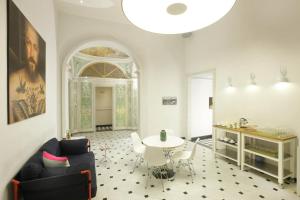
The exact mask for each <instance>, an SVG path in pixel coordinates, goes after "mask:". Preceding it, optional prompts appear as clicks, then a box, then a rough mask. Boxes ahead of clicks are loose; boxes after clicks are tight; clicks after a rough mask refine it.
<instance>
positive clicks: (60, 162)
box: [43, 151, 70, 167]
mask: <svg viewBox="0 0 300 200" xmlns="http://www.w3.org/2000/svg"><path fill="white" fill-rule="evenodd" d="M43 163H44V166H45V167H70V164H69V161H68V158H67V157H58V156H54V155H52V154H50V153H48V152H47V151H43Z"/></svg>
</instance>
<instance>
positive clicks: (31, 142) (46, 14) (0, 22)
mask: <svg viewBox="0 0 300 200" xmlns="http://www.w3.org/2000/svg"><path fill="white" fill-rule="evenodd" d="M14 2H15V3H16V5H17V6H18V7H19V9H20V10H21V11H22V12H23V14H24V15H25V16H26V17H27V19H29V21H30V22H31V23H32V24H33V26H34V27H35V28H36V30H37V31H38V32H39V33H40V35H41V36H42V37H43V39H44V40H45V41H46V45H47V47H46V52H47V56H46V83H47V85H46V88H47V89H46V95H47V96H46V106H47V108H46V109H47V110H46V113H45V114H43V115H40V116H37V117H34V118H31V119H28V120H25V121H22V122H18V123H15V124H12V125H8V124H7V76H6V74H7V62H6V60H7V51H6V49H7V47H6V43H7V40H6V26H7V24H6V0H0V80H1V83H0V92H1V95H0V96H1V101H0V102H1V105H0V133H1V136H0V137H1V139H0V158H1V159H0V199H2V200H6V199H8V189H7V187H8V185H10V180H11V179H12V178H13V177H14V176H15V174H16V173H17V171H19V169H20V168H21V166H22V165H23V164H24V163H25V162H26V160H27V159H28V158H29V157H30V156H31V155H32V154H33V153H34V152H35V151H36V150H37V149H38V148H39V147H40V146H41V145H42V144H43V143H44V142H45V141H46V140H48V139H50V138H52V137H56V136H57V134H58V130H57V127H58V121H59V120H60V116H58V115H57V113H58V108H57V99H58V98H57V95H58V94H57V87H58V85H57V82H58V78H57V55H56V32H55V30H56V25H55V16H54V5H53V2H52V1H51V0H43V3H40V1H39V0H26V1H22V0H14Z"/></svg>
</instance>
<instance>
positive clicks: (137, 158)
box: [132, 155, 140, 173]
mask: <svg viewBox="0 0 300 200" xmlns="http://www.w3.org/2000/svg"><path fill="white" fill-rule="evenodd" d="M139 159H140V156H139V155H138V156H137V157H136V160H135V162H134V167H133V170H132V173H134V170H135V168H136V167H137V162H138V160H139Z"/></svg>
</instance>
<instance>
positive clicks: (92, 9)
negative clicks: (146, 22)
mask: <svg viewBox="0 0 300 200" xmlns="http://www.w3.org/2000/svg"><path fill="white" fill-rule="evenodd" d="M121 2H122V1H121V0H83V3H82V4H81V3H80V0H56V6H57V8H58V10H59V11H60V12H64V13H67V14H71V15H77V16H81V17H87V18H93V19H100V20H105V21H112V22H117V23H123V24H130V22H129V21H128V20H127V18H126V17H125V15H124V14H123V11H122V6H121Z"/></svg>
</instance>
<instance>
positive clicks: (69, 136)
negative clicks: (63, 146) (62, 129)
mask: <svg viewBox="0 0 300 200" xmlns="http://www.w3.org/2000/svg"><path fill="white" fill-rule="evenodd" d="M66 137H67V140H70V139H71V137H72V134H71V131H70V130H67V133H66Z"/></svg>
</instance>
